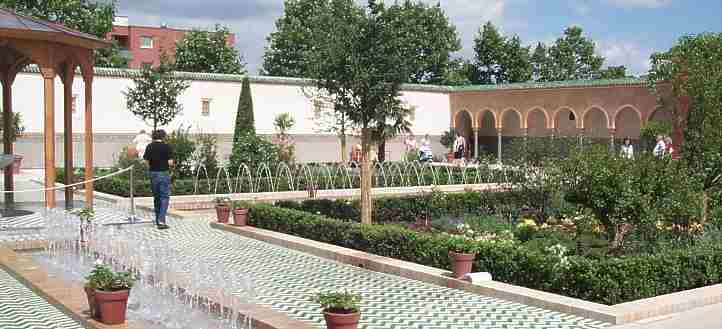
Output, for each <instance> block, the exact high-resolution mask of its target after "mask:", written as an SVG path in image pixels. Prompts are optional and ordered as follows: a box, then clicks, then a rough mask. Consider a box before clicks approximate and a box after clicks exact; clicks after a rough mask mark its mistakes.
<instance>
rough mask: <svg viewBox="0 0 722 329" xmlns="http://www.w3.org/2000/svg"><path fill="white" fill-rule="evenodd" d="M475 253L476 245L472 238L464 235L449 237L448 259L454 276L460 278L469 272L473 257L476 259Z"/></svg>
mask: <svg viewBox="0 0 722 329" xmlns="http://www.w3.org/2000/svg"><path fill="white" fill-rule="evenodd" d="M461 225H466V224H461ZM476 253H477V247H476V243H474V241H473V240H469V239H467V238H464V237H454V238H452V239H451V242H450V246H449V260H450V261H451V270H452V271H453V272H454V273H453V277H454V278H456V279H461V278H463V277H464V276H465V275H467V274H469V273H471V269H472V267H473V264H474V259H476Z"/></svg>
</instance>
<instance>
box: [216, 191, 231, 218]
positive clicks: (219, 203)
mask: <svg viewBox="0 0 722 329" xmlns="http://www.w3.org/2000/svg"><path fill="white" fill-rule="evenodd" d="M215 203H216V217H217V219H218V222H219V223H228V218H229V217H230V216H231V206H230V204H231V199H230V198H226V197H218V198H216V200H215Z"/></svg>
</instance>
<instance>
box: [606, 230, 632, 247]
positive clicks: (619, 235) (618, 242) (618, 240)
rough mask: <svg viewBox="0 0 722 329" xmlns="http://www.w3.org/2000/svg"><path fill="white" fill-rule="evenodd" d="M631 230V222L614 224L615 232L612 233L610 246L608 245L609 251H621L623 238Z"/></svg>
mask: <svg viewBox="0 0 722 329" xmlns="http://www.w3.org/2000/svg"><path fill="white" fill-rule="evenodd" d="M631 230H632V225H631V224H627V223H624V224H619V225H617V226H616V232H615V233H614V239H613V240H612V243H611V246H610V248H609V249H610V252H612V253H616V254H619V253H621V251H622V247H624V238H626V236H627V233H629V232H630V231H631Z"/></svg>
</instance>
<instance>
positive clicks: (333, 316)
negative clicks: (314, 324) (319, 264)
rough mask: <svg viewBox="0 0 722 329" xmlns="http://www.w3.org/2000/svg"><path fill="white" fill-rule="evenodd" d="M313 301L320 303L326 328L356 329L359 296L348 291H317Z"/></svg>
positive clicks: (358, 315)
mask: <svg viewBox="0 0 722 329" xmlns="http://www.w3.org/2000/svg"><path fill="white" fill-rule="evenodd" d="M313 301H314V302H316V303H319V304H321V308H322V309H323V316H324V318H325V319H326V328H328V329H356V328H358V323H359V319H360V318H361V313H360V312H359V311H360V309H359V303H361V296H360V295H358V294H352V293H349V292H348V291H344V292H329V293H319V294H318V295H316V296H315V297H314V298H313Z"/></svg>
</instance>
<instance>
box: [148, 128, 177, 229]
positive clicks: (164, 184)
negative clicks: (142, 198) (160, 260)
mask: <svg viewBox="0 0 722 329" xmlns="http://www.w3.org/2000/svg"><path fill="white" fill-rule="evenodd" d="M165 138H166V133H165V131H164V130H163V129H159V130H156V131H154V132H153V142H152V143H150V144H148V146H147V147H146V148H145V153H144V154H143V159H145V160H146V161H148V168H149V171H150V184H151V185H150V186H151V189H152V190H153V207H154V209H155V224H156V226H157V227H158V228H159V229H167V228H168V225H166V221H165V217H166V214H167V213H168V203H169V202H170V175H169V174H168V170H169V169H170V166H172V165H173V160H172V158H173V150H172V149H171V147H170V145H168V144H166V143H165Z"/></svg>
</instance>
